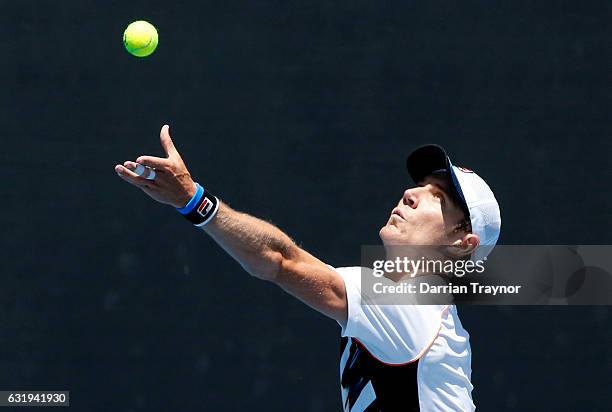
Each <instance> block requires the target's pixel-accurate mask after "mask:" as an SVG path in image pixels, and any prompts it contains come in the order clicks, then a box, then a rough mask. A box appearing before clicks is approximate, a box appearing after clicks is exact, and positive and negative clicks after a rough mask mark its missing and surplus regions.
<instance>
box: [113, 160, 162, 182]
mask: <svg viewBox="0 0 612 412" xmlns="http://www.w3.org/2000/svg"><path fill="white" fill-rule="evenodd" d="M126 163H128V162H126ZM129 163H133V162H129ZM115 172H116V173H117V175H118V176H119V177H120V178H122V179H123V180H125V181H126V182H128V183H130V184H132V185H134V186H138V187H140V188H150V187H152V186H153V185H154V184H155V183H154V181H153V180H147V179H144V178H142V177H140V176H138V175H137V174H136V173H134V172H132V171H131V170H130V169H128V168H127V167H125V166H121V165H116V166H115Z"/></svg>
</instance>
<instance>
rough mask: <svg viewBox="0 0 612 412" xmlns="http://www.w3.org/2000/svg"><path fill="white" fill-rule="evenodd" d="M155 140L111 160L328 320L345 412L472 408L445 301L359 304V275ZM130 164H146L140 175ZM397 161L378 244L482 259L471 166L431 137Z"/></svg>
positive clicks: (478, 196) (486, 206) (476, 180)
mask: <svg viewBox="0 0 612 412" xmlns="http://www.w3.org/2000/svg"><path fill="white" fill-rule="evenodd" d="M160 140H161V145H162V147H163V149H164V150H165V153H166V157H165V158H160V157H153V156H141V157H139V158H138V159H136V161H135V162H133V161H126V162H125V163H124V164H123V165H116V166H115V171H116V173H117V174H118V175H119V176H120V177H121V178H122V179H123V180H125V181H126V182H128V183H130V184H132V185H134V186H136V187H138V188H140V189H142V190H143V191H144V192H145V193H146V194H147V195H149V196H150V197H152V198H153V199H154V200H156V201H158V202H161V203H165V204H168V205H171V206H173V207H175V208H176V209H177V211H178V213H179V214H182V215H183V216H184V217H185V218H187V219H188V220H189V221H190V222H192V223H193V224H194V225H195V226H197V227H199V228H201V229H202V230H203V231H204V232H206V233H207V234H208V235H209V236H211V237H212V238H213V239H214V240H215V241H216V242H217V243H218V244H219V245H220V246H221V247H222V248H223V249H224V250H225V251H227V253H228V254H230V255H231V256H232V257H233V258H234V259H236V260H237V261H238V262H239V263H240V265H241V266H242V267H243V268H244V269H245V270H246V271H247V272H248V273H249V274H251V275H253V276H255V277H257V278H259V279H263V280H266V281H270V282H273V283H275V284H277V285H278V286H280V287H281V288H282V289H284V290H285V291H286V292H287V293H289V294H291V295H293V296H295V297H296V298H298V299H300V300H301V301H302V302H304V303H306V304H307V305H308V306H310V307H312V308H314V309H316V310H317V311H319V312H321V313H323V314H324V315H326V316H328V317H330V318H332V319H334V320H335V321H337V322H338V324H339V325H340V326H341V328H342V332H341V334H342V339H341V355H340V387H341V394H342V404H343V409H344V410H345V411H350V412H363V411H367V412H374V411H473V410H474V409H475V406H474V403H473V401H472V395H471V392H472V388H473V386H472V383H471V379H470V377H471V350H470V343H469V335H468V333H467V332H466V331H465V329H464V328H463V326H462V325H461V322H460V320H459V317H458V314H457V308H456V307H455V306H454V305H367V304H362V298H363V296H362V291H361V285H362V281H363V279H364V278H363V276H369V275H368V273H370V274H371V271H370V272H368V269H365V270H364V268H360V267H341V268H334V267H332V266H330V265H328V264H326V263H324V262H322V261H321V260H319V259H317V258H316V257H314V256H312V255H311V254H310V253H308V252H307V251H305V250H304V249H302V248H300V247H299V246H297V245H296V243H295V242H294V241H293V240H291V238H290V237H289V236H287V235H286V234H285V233H283V232H282V231H281V230H279V229H278V228H277V227H275V226H273V225H271V224H270V223H268V222H265V221H263V220H260V219H258V218H256V217H253V216H250V215H248V214H246V213H243V212H239V211H236V210H234V209H232V208H230V207H229V206H228V205H226V204H225V203H223V202H222V201H220V200H219V199H218V198H217V197H215V196H214V195H212V194H211V193H209V192H208V191H206V190H205V189H204V188H202V186H200V185H199V184H198V183H195V182H194V181H193V179H192V177H191V175H190V174H189V171H188V170H187V168H186V166H185V164H184V162H183V160H182V159H181V156H180V155H179V153H178V151H177V150H176V148H175V146H174V144H173V142H172V139H171V138H170V134H169V127H168V126H167V125H165V126H163V127H162V129H161V133H160ZM139 164H140V165H143V166H145V168H146V169H153V170H147V171H146V172H143V168H142V167H139V166H138V165H139ZM407 167H408V172H409V174H410V175H411V177H412V179H413V180H414V181H415V182H416V183H417V186H416V187H413V188H410V189H407V190H405V191H404V193H403V195H402V197H401V199H399V201H398V202H397V205H396V207H395V208H394V209H393V210H392V211H391V214H390V216H389V219H388V221H387V222H386V224H385V225H384V226H383V227H382V229H380V238H381V240H382V243H383V245H384V246H385V249H387V250H391V248H392V247H395V246H397V245H407V246H409V245H441V246H444V249H443V250H445V251H446V253H447V254H448V256H447V257H448V258H450V259H464V260H469V259H471V260H474V259H483V258H484V257H485V256H486V254H487V253H488V252H489V251H490V249H491V248H492V246H493V245H495V243H496V242H497V238H498V236H499V231H500V226H501V218H500V213H499V206H498V204H497V201H496V200H495V197H494V196H493V193H492V192H491V190H490V188H489V186H488V185H487V184H486V183H485V182H484V180H482V179H481V178H480V177H479V176H478V175H477V174H476V173H474V172H472V171H471V170H468V169H464V168H459V167H456V166H453V165H452V163H451V161H450V159H449V157H448V156H447V155H446V153H445V151H444V150H443V149H442V148H441V147H439V146H436V145H428V146H423V147H421V148H418V149H416V150H415V151H414V152H412V153H411V154H410V155H409V156H408V159H407ZM135 171H139V173H135ZM152 171H153V172H154V173H152ZM151 176H154V178H151ZM483 246H485V247H483ZM412 275H414V274H412ZM418 275H420V276H426V275H428V273H419V274H418ZM395 276H398V275H397V274H396V275H395ZM393 280H394V281H398V280H401V276H400V278H396V279H393Z"/></svg>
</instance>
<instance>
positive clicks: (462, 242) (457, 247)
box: [450, 233, 480, 258]
mask: <svg viewBox="0 0 612 412" xmlns="http://www.w3.org/2000/svg"><path fill="white" fill-rule="evenodd" d="M479 244H480V238H479V237H478V235H476V234H474V233H466V234H465V235H464V236H463V237H462V238H461V239H457V240H456V241H455V242H454V243H453V244H452V247H451V248H450V249H451V253H452V254H453V256H455V257H457V258H461V257H466V256H469V255H471V254H472V252H474V250H476V248H477V247H478V245H479Z"/></svg>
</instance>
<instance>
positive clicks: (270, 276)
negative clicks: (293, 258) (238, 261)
mask: <svg viewBox="0 0 612 412" xmlns="http://www.w3.org/2000/svg"><path fill="white" fill-rule="evenodd" d="M284 261H285V257H284V256H283V254H282V253H280V252H276V251H268V252H266V253H264V255H263V256H260V257H259V258H257V259H252V260H249V261H248V262H243V263H242V268H243V269H244V270H245V271H246V272H247V273H248V274H249V275H251V276H253V277H255V278H257V279H261V280H265V281H268V282H275V281H276V280H277V279H278V276H279V274H280V273H281V270H282V267H283V265H284V264H285V263H284Z"/></svg>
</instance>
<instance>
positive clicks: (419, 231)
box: [380, 175, 473, 245]
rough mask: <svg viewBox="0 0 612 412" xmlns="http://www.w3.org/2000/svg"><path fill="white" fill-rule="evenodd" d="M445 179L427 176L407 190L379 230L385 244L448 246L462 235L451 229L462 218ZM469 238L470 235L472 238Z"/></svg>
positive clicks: (448, 183) (461, 211) (443, 177)
mask: <svg viewBox="0 0 612 412" xmlns="http://www.w3.org/2000/svg"><path fill="white" fill-rule="evenodd" d="M450 184H452V183H450V182H449V181H447V180H446V178H445V176H439V175H438V176H436V175H432V176H428V177H426V178H425V179H424V180H423V181H422V182H420V183H419V185H418V186H417V187H414V188H411V189H407V190H406V191H405V192H404V195H403V196H402V198H401V199H400V200H399V202H398V203H397V206H396V207H395V208H394V209H393V210H392V211H391V216H390V217H389V220H388V221H387V224H386V225H385V226H384V227H383V228H382V229H381V230H380V238H381V239H382V241H383V243H384V244H385V245H452V244H454V243H455V242H456V241H458V240H460V239H462V236H463V235H465V233H463V232H456V231H454V230H453V229H454V228H456V226H457V224H458V223H459V222H461V221H462V220H463V219H464V216H465V213H464V212H463V209H462V208H461V207H460V206H459V205H458V204H457V203H456V202H455V201H454V200H453V197H452V196H451V193H453V192H452V190H451V188H450V187H449V185H450ZM472 236H473V235H472Z"/></svg>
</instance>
